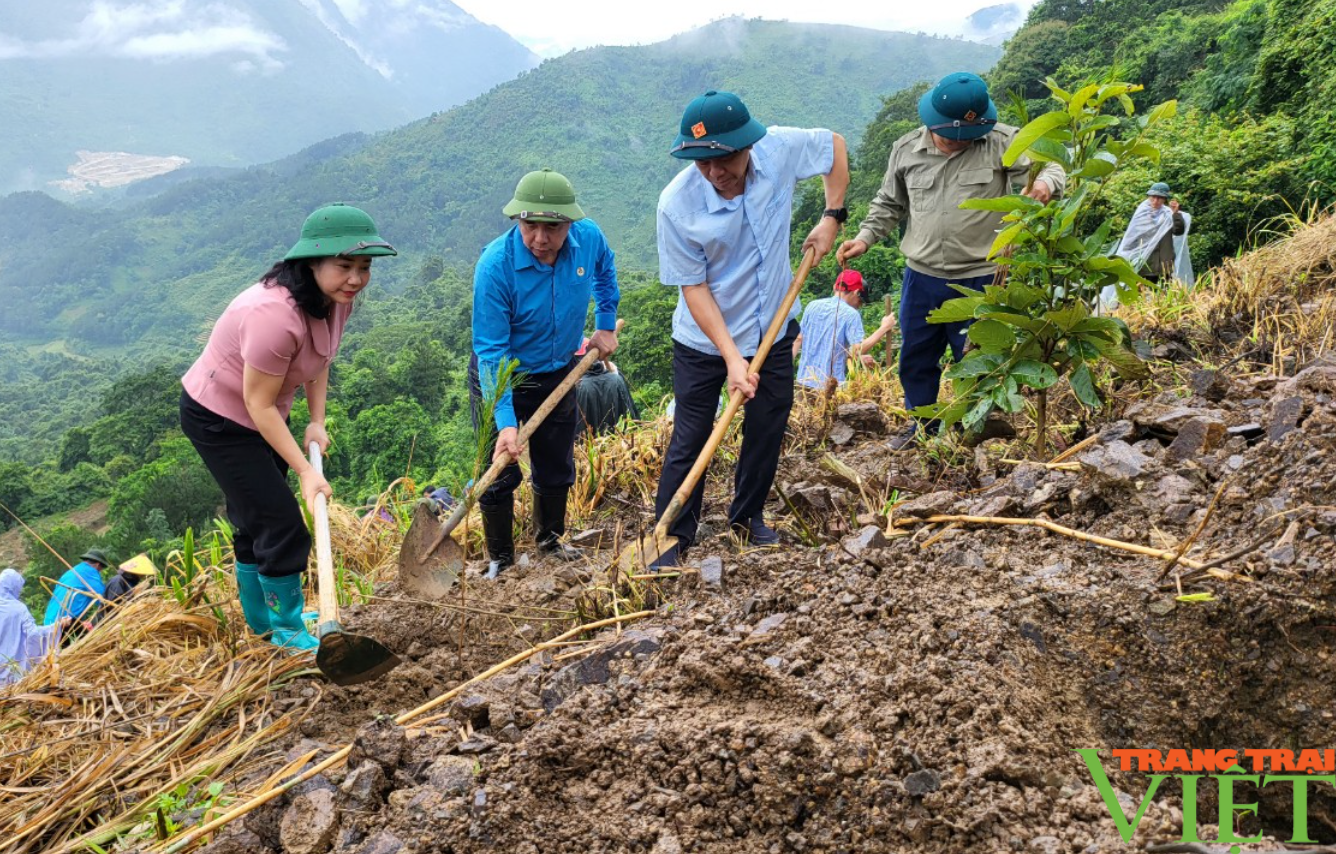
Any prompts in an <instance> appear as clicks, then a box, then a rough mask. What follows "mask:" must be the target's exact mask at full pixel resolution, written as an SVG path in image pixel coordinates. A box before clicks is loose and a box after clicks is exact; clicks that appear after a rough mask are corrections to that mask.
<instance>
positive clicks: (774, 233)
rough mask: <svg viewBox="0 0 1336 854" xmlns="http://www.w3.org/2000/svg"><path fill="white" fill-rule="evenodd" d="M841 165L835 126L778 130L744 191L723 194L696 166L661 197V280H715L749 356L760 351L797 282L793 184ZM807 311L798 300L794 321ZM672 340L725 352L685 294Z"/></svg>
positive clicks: (757, 149) (765, 142) (765, 140)
mask: <svg viewBox="0 0 1336 854" xmlns="http://www.w3.org/2000/svg"><path fill="white" fill-rule="evenodd" d="M834 164H835V142H834V136H833V135H832V134H831V132H830V131H828V130H823V129H812V130H804V129H800V128H785V127H772V128H769V129H768V130H767V131H766V135H765V136H763V137H762V138H761V139H760V141H759V142H757V143H756V145H755V146H753V147H752V151H751V167H750V169H749V170H748V172H747V184H746V189H745V190H744V191H743V193H742V195H740V196H737V197H736V198H733V199H725V198H724V197H723V196H720V195H719V193H718V192H717V191H716V190H715V189H714V187H713V186H712V185H711V184H710V182H709V181H707V180H705V176H704V175H702V174H701V172H700V170H699V169H697V168H696V166H695V165H694V164H693V165H690V166H688V167H686V168H685V169H683V170H682V171H681V172H679V173H678V174H677V177H675V178H673V180H672V181H671V182H669V184H668V186H667V187H665V188H664V190H663V192H662V193H661V194H660V195H659V212H658V241H659V279H660V281H662V282H663V283H664V284H665V285H670V286H673V287H679V288H680V287H684V286H687V285H699V284H702V283H708V284H709V286H710V293H711V294H713V295H714V301H715V302H716V303H718V304H719V312H720V313H721V314H722V315H723V318H724V323H725V324H727V326H728V333H729V335H731V336H732V337H733V342H734V343H735V344H737V347H738V350H740V351H741V352H742V355H744V356H748V357H750V356H753V355H755V353H756V351H757V350H758V349H760V346H761V338H762V336H764V335H765V330H766V328H767V327H769V326H770V321H771V319H772V318H774V316H775V313H776V312H777V311H779V305H780V303H781V302H783V301H784V292H785V291H787V290H788V289H789V283H790V282H791V281H792V280H793V266H792V264H791V263H790V260H789V229H790V227H791V225H792V221H793V192H794V189H795V187H796V186H797V183H798V182H799V181H802V180H804V179H807V178H811V177H813V176H815V175H827V174H829V173H830V170H831V168H832V167H833V166H834ZM801 309H802V307H801V305H800V304H799V303H798V301H796V300H795V301H794V303H793V308H792V309H791V310H790V312H789V319H790V320H792V319H794V318H796V317H797V316H798V314H799V313H800V311H801ZM673 340H674V341H676V342H678V343H679V344H683V345H685V346H687V347H690V348H692V349H693V350H699V351H700V352H702V353H709V354H710V355H714V356H717V355H719V349H718V348H717V347H715V346H714V344H713V343H712V342H711V341H710V339H709V338H708V337H706V335H705V333H704V332H702V331H701V328H700V327H699V326H697V325H696V321H695V319H694V318H692V316H691V311H690V310H689V309H688V308H687V302H686V299H685V298H684V297H682V296H681V295H679V296H678V299H677V310H676V311H675V312H673Z"/></svg>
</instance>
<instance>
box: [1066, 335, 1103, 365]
mask: <svg viewBox="0 0 1336 854" xmlns="http://www.w3.org/2000/svg"><path fill="white" fill-rule="evenodd" d="M1067 355H1068V356H1070V357H1071V358H1072V360H1073V361H1077V362H1084V361H1087V360H1091V361H1093V360H1095V359H1098V358H1099V348H1097V347H1096V346H1095V345H1094V344H1091V343H1090V342H1089V341H1087V340H1086V339H1085V338H1082V337H1073V338H1068V339H1067Z"/></svg>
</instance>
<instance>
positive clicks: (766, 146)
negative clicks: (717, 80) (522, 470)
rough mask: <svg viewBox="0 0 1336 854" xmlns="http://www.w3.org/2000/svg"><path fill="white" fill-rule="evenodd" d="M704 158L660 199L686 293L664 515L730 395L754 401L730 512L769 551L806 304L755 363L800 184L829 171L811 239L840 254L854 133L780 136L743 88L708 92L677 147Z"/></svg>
mask: <svg viewBox="0 0 1336 854" xmlns="http://www.w3.org/2000/svg"><path fill="white" fill-rule="evenodd" d="M670 153H671V154H672V155H673V156H674V157H677V158H679V159H682V160H690V161H693V166H691V167H689V168H687V169H683V170H682V171H681V172H679V173H678V175H677V177H675V178H674V179H673V180H672V181H671V182H670V183H669V184H668V186H667V187H666V188H665V189H664V191H663V193H662V194H660V196H659V208H658V245H659V278H660V279H661V280H662V282H663V283H664V284H665V285H669V286H672V287H676V288H679V289H680V291H681V293H680V296H679V297H678V301H677V310H676V311H675V312H674V314H673V395H674V398H675V400H676V404H677V406H676V412H675V414H674V420H673V436H672V439H671V440H670V442H669V445H668V452H667V455H666V457H665V459H664V466H663V474H662V475H661V477H660V479H659V491H658V495H657V496H656V499H655V510H656V515H658V516H662V515H663V513H664V511H665V510H666V509H667V507H668V504H669V502H671V500H672V496H673V493H674V492H675V491H676V490H677V489H678V487H679V486H681V485H682V482H683V481H684V480H685V479H686V475H687V472H688V471H690V469H691V466H692V464H693V463H694V462H695V459H696V457H697V455H699V453H700V452H701V450H702V449H703V448H704V447H705V443H706V441H707V440H708V439H709V435H710V431H711V429H712V428H713V426H714V414H715V408H716V406H717V405H718V400H719V392H720V389H721V387H723V386H725V384H726V385H727V389H728V392H729V393H730V394H731V393H732V392H734V391H741V392H742V394H743V396H744V397H745V398H746V401H747V402H746V410H745V411H746V417H745V420H744V422H743V427H742V450H741V454H740V456H739V459H738V465H737V469H736V471H735V472H734V498H733V503H732V505H731V506H730V508H729V511H728V519H729V523H730V525H731V526H732V530H733V531H734V533H736V534H737V535H738V536H739V537H740V538H741V539H742V540H744V541H746V542H751V543H755V544H758V545H773V544H775V543H777V542H779V537H778V535H777V534H776V533H775V532H774V531H773V530H771V529H770V528H769V527H768V526H767V525H766V524H765V520H764V517H763V515H762V508H763V506H764V504H765V500H766V498H767V496H768V495H769V493H770V487H771V485H772V484H773V483H774V479H775V471H776V469H777V468H778V465H779V450H780V445H781V443H782V442H783V439H784V428H785V426H786V425H787V424H788V418H789V409H790V407H791V406H792V405H793V357H792V349H793V341H794V339H795V338H796V337H797V335H798V324H797V317H798V313H799V311H800V306H799V305H798V303H797V302H795V303H794V305H793V308H792V309H791V311H790V312H789V316H788V318H787V320H788V325H787V329H786V331H784V332H783V333H782V335H781V336H780V340H779V341H777V342H776V343H775V345H774V347H773V348H772V350H771V351H770V356H769V357H768V358H767V359H766V362H765V365H764V366H762V368H761V370H760V372H759V373H752V372H751V371H750V369H749V367H748V361H749V359H750V357H751V356H754V355H755V354H756V351H757V350H758V349H759V348H760V344H761V338H762V337H763V336H764V335H765V330H766V329H767V327H769V325H770V322H771V320H772V319H773V318H774V317H775V314H776V313H777V312H778V310H779V307H780V303H781V302H783V300H784V294H785V292H786V291H787V290H788V287H789V283H790V282H791V281H792V279H793V268H792V265H791V263H790V259H789V231H790V228H791V225H792V219H793V193H794V188H795V187H796V185H797V183H798V182H799V181H801V180H803V179H805V178H811V177H813V176H815V175H820V176H822V178H821V180H822V184H823V186H824V188H825V194H826V208H827V210H826V211H825V215H824V216H823V217H822V218H821V220H820V221H819V222H818V224H817V225H816V227H815V228H813V229H812V232H811V233H810V234H809V235H808V236H807V239H806V240H805V241H804V242H803V249H804V251H806V249H807V248H809V247H814V248H815V250H816V256H817V260H820V259H821V257H822V256H824V255H825V254H826V253H827V252H829V251H830V250H831V248H832V246H833V245H834V242H835V237H836V235H837V234H838V233H839V228H840V223H842V222H843V221H844V219H845V218H846V216H847V212H846V211H845V210H844V193H845V190H846V189H847V187H848V185H849V159H848V154H847V152H846V149H845V144H844V138H843V137H841V136H840V135H839V134H836V133H831V132H830V131H828V130H803V129H799V128H785V127H773V128H770V129H769V130H767V129H766V128H765V127H764V126H763V125H761V124H760V123H759V122H757V121H756V120H755V119H753V118H752V117H751V113H750V112H749V111H748V110H747V107H746V105H745V104H743V102H742V99H741V98H739V97H738V96H737V95H734V94H733V93H731V92H715V91H710V92H706V93H705V94H704V95H702V96H700V97H699V98H696V99H695V100H693V101H692V102H691V103H690V104H688V105H687V109H686V111H685V112H684V113H683V115H682V122H681V126H680V132H679V134H678V137H677V141H676V143H675V144H674V146H673V148H672V151H671V152H670ZM704 490H705V484H704V482H703V480H702V482H701V483H699V484H697V485H696V489H695V491H694V492H693V493H692V495H691V500H690V501H689V502H688V503H687V506H686V509H685V510H684V512H683V513H682V515H681V516H680V517H679V518H678V520H677V521H676V522H674V523H673V524H672V526H670V528H669V530H668V532H669V533H670V534H671V535H673V536H674V537H676V538H677V542H678V546H677V547H675V548H673V549H670V550H668V551H667V552H665V553H664V554H663V555H661V556H660V558H659V559H658V560H657V561H656V562H655V565H656V566H660V567H666V566H673V565H676V563H677V560H678V557H679V556H680V552H681V551H682V550H684V549H686V548H687V547H689V546H690V545H691V543H692V542H693V541H694V539H695V535H696V528H697V525H698V523H699V520H700V515H701V503H702V498H703V495H704Z"/></svg>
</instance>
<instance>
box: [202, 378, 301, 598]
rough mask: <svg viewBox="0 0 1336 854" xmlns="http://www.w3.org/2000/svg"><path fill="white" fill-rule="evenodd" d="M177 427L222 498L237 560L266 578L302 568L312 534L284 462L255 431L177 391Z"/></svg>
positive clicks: (291, 573) (294, 571)
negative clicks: (255, 569)
mask: <svg viewBox="0 0 1336 854" xmlns="http://www.w3.org/2000/svg"><path fill="white" fill-rule="evenodd" d="M181 431H182V432H183V433H185V434H186V438H188V439H190V442H191V444H193V445H194V446H195V450H196V451H198V452H199V455H200V457H201V458H202V459H203V460H204V465H205V466H206V467H207V468H208V469H209V473H210V474H212V475H213V479H214V480H216V481H218V486H219V487H220V488H221V489H222V490H223V495H224V496H225V497H226V498H227V518H228V520H230V521H231V522H232V527H233V528H234V529H235V531H234V533H233V535H232V551H233V552H234V553H235V554H236V558H237V562H238V563H252V564H256V565H257V566H259V567H260V574H261V575H267V576H269V577H270V578H277V577H280V576H284V575H293V574H294V573H298V572H303V571H305V569H306V563H307V559H308V558H309V557H310V554H311V534H310V532H309V531H307V530H306V520H305V519H304V518H302V511H301V506H300V505H299V504H298V503H297V498H296V496H295V495H293V494H292V489H291V488H290V487H289V486H288V464H287V463H285V462H283V458H282V457H280V456H279V455H278V452H277V451H275V450H274V449H273V448H271V447H269V443H268V442H266V441H265V440H264V437H263V436H261V435H260V433H259V431H257V430H252V429H250V428H249V427H245V426H243V425H241V424H238V423H237V422H235V421H232V420H230V419H227V418H224V417H223V416H221V415H218V414H217V413H215V412H213V411H211V410H209V409H206V408H204V407H203V406H201V405H200V404H199V403H198V402H197V401H196V400H195V399H194V398H192V397H191V396H190V395H189V394H187V393H186V392H185V391H182V392H181Z"/></svg>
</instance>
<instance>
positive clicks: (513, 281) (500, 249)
mask: <svg viewBox="0 0 1336 854" xmlns="http://www.w3.org/2000/svg"><path fill="white" fill-rule="evenodd" d="M591 296H592V297H593V300H594V328H595V329H606V330H612V329H615V328H616V325H617V304H618V302H619V301H620V299H621V292H620V290H619V289H618V287H617V267H616V263H615V261H614V258H613V254H612V249H610V248H609V247H608V241H607V239H606V238H604V236H603V232H602V231H601V230H599V227H598V226H597V225H596V224H595V223H594V221H593V220H591V219H582V220H580V221H578V222H573V223H571V230H570V231H569V232H568V233H567V235H566V242H565V244H563V245H562V247H561V251H560V252H559V253H557V261H556V263H555V264H554V265H552V266H550V267H549V266H548V265H547V264H544V263H542V262H541V261H539V260H538V259H537V258H535V257H534V254H533V253H532V252H530V251H529V249H528V247H526V246H525V245H524V239H523V237H522V236H521V235H520V227H519V226H518V225H512V226H511V227H510V229H509V230H508V231H506V232H505V233H504V234H502V235H501V236H500V237H498V238H496V239H495V240H493V241H492V242H491V243H489V244H487V248H486V249H484V250H483V253H482V257H481V258H479V259H478V265H477V267H476V268H475V269H474V272H473V352H474V353H475V354H476V355H477V357H478V380H479V385H480V386H481V387H482V393H483V395H484V397H491V396H492V395H493V394H495V389H496V377H497V372H498V368H499V367H500V365H501V363H502V362H503V361H505V360H507V359H515V360H517V361H518V362H519V367H518V370H519V372H520V373H525V374H543V373H548V372H551V371H555V370H557V369H558V368H561V367H564V366H565V365H566V364H567V363H569V362H570V360H571V358H572V357H573V356H574V355H575V351H576V350H578V349H580V342H581V341H582V340H583V339H584V327H585V316H586V314H587V313H588V312H589V300H590V297H591ZM494 412H495V420H496V427H497V429H498V430H504V429H505V428H507V427H516V426H518V421H517V419H516V418H515V408H514V405H513V403H512V401H511V393H510V389H509V388H507V389H505V390H504V391H503V392H502V393H501V394H500V396H499V397H498V398H497V401H496V408H495V410H494Z"/></svg>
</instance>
